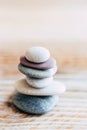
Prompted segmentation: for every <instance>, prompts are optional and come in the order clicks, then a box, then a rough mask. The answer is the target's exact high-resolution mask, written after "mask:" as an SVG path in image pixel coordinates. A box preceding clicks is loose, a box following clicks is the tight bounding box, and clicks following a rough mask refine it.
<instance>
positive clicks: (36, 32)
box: [0, 0, 87, 69]
mask: <svg viewBox="0 0 87 130" xmlns="http://www.w3.org/2000/svg"><path fill="white" fill-rule="evenodd" d="M36 45H40V46H45V47H47V48H49V49H50V50H51V54H52V55H53V56H54V57H55V58H56V60H57V64H58V65H59V66H60V67H61V66H63V68H64V67H66V68H68V67H70V68H71V67H74V68H82V69H84V68H86V67H87V1H86V0H71V1H69V0H61V1H59V0H54V1H53V0H44V1H41V0H32V1H31V0H21V1H20V0H19V1H17V0H15V1H14V0H13V1H11V0H8V1H7V0H3V1H1V0H0V63H2V62H5V61H8V62H9V63H12V62H13V63H14V62H15V63H16V64H17V61H18V58H19V56H20V55H21V54H23V53H24V51H25V49H26V48H28V47H31V46H36ZM17 56H18V58H17Z"/></svg>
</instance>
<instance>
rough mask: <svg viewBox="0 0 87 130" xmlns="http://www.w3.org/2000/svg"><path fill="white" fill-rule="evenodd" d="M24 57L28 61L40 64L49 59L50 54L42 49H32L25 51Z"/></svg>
mask: <svg viewBox="0 0 87 130" xmlns="http://www.w3.org/2000/svg"><path fill="white" fill-rule="evenodd" d="M25 57H26V59H27V60H28V61H31V62H34V63H42V62H45V61H47V60H48V59H49V57H50V52H49V50H48V49H46V48H44V47H32V48H29V49H27V51H26V53H25Z"/></svg>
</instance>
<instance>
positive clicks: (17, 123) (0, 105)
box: [0, 75, 87, 130]
mask: <svg viewBox="0 0 87 130" xmlns="http://www.w3.org/2000/svg"><path fill="white" fill-rule="evenodd" d="M61 76H62V75H61ZM63 78H64V76H63ZM56 80H58V79H57V77H56ZM14 82H15V80H0V130H3V129H4V130H20V129H21V130H39V129H41V130H77V129H79V130H87V91H84V90H83V91H82V90H79V89H78V90H76V91H75V90H73V91H72V90H71V91H70V90H67V91H66V93H65V94H63V95H61V96H60V100H59V103H57V105H56V106H55V108H54V109H53V110H52V111H51V112H49V113H47V114H45V115H40V116H35V115H29V114H26V113H23V112H21V111H20V110H18V109H17V108H16V107H14V105H13V104H12V101H11V97H12V94H13V92H14V87H13V84H14ZM72 83H73V81H72V82H71V84H72Z"/></svg>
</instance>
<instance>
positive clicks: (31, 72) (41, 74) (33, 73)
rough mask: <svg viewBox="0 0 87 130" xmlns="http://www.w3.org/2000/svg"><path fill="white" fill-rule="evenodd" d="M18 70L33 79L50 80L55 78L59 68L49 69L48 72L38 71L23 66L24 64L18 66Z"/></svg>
mask: <svg viewBox="0 0 87 130" xmlns="http://www.w3.org/2000/svg"><path fill="white" fill-rule="evenodd" d="M18 69H19V71H20V72H22V73H23V74H25V75H27V76H29V77H33V78H48V77H51V76H53V75H54V74H55V73H56V72H57V66H55V67H53V68H51V69H48V70H37V69H33V68H28V67H25V66H23V65H22V64H19V65H18Z"/></svg>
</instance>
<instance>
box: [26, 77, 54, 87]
mask: <svg viewBox="0 0 87 130" xmlns="http://www.w3.org/2000/svg"><path fill="white" fill-rule="evenodd" d="M26 81H27V83H28V84H29V85H30V86H32V87H34V88H44V87H46V86H48V85H50V84H51V83H52V81H53V77H49V78H43V79H36V78H31V77H26Z"/></svg>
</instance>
